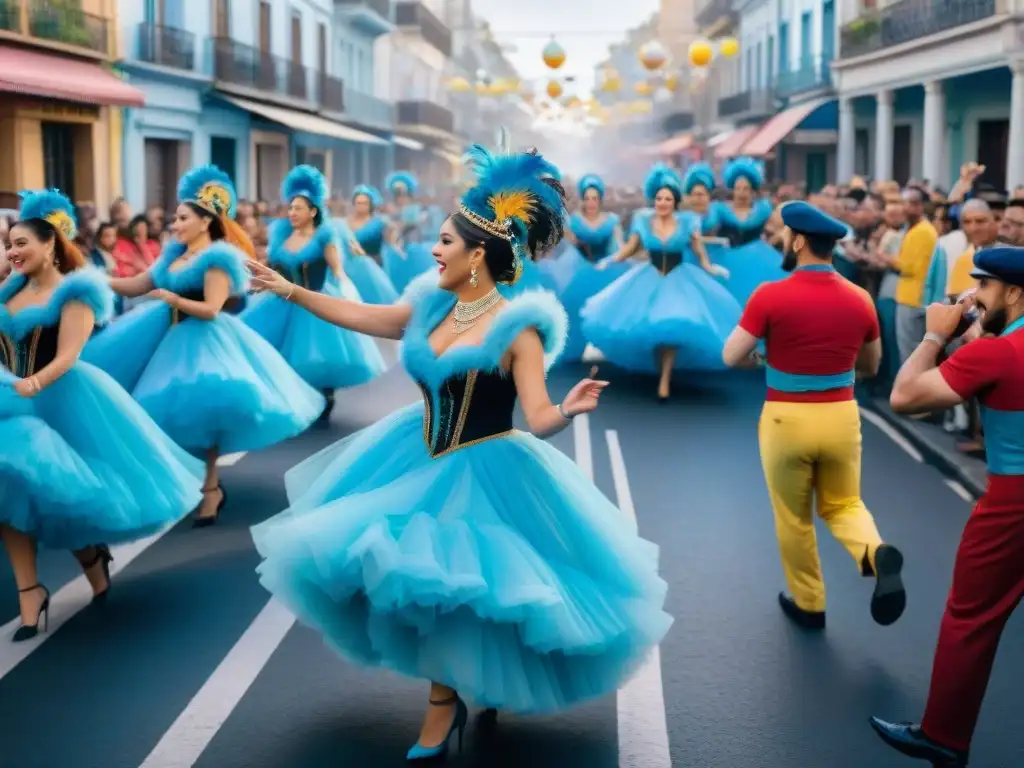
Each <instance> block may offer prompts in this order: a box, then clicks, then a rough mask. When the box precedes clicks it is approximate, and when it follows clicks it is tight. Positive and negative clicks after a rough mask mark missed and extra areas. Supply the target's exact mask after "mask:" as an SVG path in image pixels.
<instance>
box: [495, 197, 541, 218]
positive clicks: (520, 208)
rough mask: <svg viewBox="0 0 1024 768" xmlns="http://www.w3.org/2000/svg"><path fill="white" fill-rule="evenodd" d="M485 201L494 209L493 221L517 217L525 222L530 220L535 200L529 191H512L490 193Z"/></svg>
mask: <svg viewBox="0 0 1024 768" xmlns="http://www.w3.org/2000/svg"><path fill="white" fill-rule="evenodd" d="M487 202H488V203H489V204H490V206H491V210H493V211H494V219H495V221H505V220H506V219H519V220H520V221H524V222H525V221H530V218H531V216H532V214H533V208H534V205H535V202H536V201H535V200H534V199H533V195H531V194H530V193H529V192H520V191H513V192H499V193H498V194H496V195H491V197H490V199H488V201H487Z"/></svg>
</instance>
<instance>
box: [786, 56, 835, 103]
mask: <svg viewBox="0 0 1024 768" xmlns="http://www.w3.org/2000/svg"><path fill="white" fill-rule="evenodd" d="M831 87H832V67H831V66H830V63H829V60H828V59H826V58H809V59H804V60H803V61H801V62H800V63H799V65H798V66H797V67H796V68H795V69H791V70H787V71H785V72H779V74H778V79H777V80H776V81H775V93H776V94H777V95H779V96H780V97H781V98H784V99H789V98H792V97H794V96H797V95H799V94H801V93H806V92H808V91H816V90H818V89H824V88H831Z"/></svg>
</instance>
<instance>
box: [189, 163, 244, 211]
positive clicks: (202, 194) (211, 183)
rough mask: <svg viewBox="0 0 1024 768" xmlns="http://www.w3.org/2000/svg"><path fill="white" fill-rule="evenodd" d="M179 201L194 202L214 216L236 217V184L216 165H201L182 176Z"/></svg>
mask: <svg viewBox="0 0 1024 768" xmlns="http://www.w3.org/2000/svg"><path fill="white" fill-rule="evenodd" d="M178 201H179V202H182V203H194V204H195V205H198V206H199V207H200V208H202V209H203V210H204V211H208V212H209V213H211V214H213V215H214V216H226V217H227V218H229V219H233V218H235V204H236V203H237V202H238V200H237V197H236V195H235V185H234V184H232V183H231V177H230V176H228V175H227V174H226V173H224V171H222V170H221V169H220V168H218V167H217V166H216V165H200V166H199V167H198V168H193V169H192V170H191V171H189V172H188V173H186V174H185V175H184V176H182V177H181V181H179V182H178Z"/></svg>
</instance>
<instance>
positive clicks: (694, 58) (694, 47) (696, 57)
mask: <svg viewBox="0 0 1024 768" xmlns="http://www.w3.org/2000/svg"><path fill="white" fill-rule="evenodd" d="M688 54H689V58H690V64H692V65H693V66H695V67H706V66H707V65H708V64H710V63H711V59H712V57H713V56H714V51H713V50H712V49H711V45H710V44H709V43H708V42H707V41H705V40H694V41H693V42H692V43H690V49H689V51H688Z"/></svg>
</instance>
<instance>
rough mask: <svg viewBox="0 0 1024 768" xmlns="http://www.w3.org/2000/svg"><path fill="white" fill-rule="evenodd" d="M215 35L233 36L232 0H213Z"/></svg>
mask: <svg viewBox="0 0 1024 768" xmlns="http://www.w3.org/2000/svg"><path fill="white" fill-rule="evenodd" d="M213 36H214V37H231V0H213Z"/></svg>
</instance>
